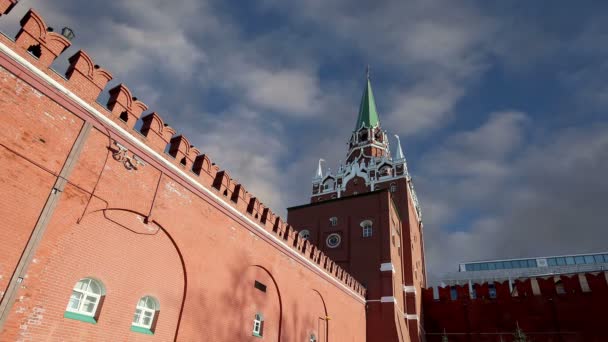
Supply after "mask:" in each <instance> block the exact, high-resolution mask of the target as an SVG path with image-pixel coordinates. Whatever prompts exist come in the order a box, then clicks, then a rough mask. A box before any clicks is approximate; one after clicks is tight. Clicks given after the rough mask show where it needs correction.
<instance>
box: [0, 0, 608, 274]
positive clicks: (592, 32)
mask: <svg viewBox="0 0 608 342" xmlns="http://www.w3.org/2000/svg"><path fill="white" fill-rule="evenodd" d="M83 3H84V2H82V1H78V0H62V1H58V0H57V1H51V0H48V1H41V0H22V1H21V3H20V4H19V5H18V6H17V7H16V8H15V9H14V10H13V12H12V13H11V14H10V15H9V16H3V17H1V18H0V29H1V30H2V31H3V32H5V33H7V34H9V35H14V34H15V33H16V29H17V28H18V21H19V19H20V18H21V16H22V15H23V14H24V13H25V12H26V10H27V8H29V7H33V8H35V9H37V10H38V12H39V13H41V14H42V15H43V17H44V18H45V20H46V21H47V24H48V25H50V26H53V27H55V28H56V29H59V28H61V27H62V26H70V27H72V28H73V29H74V31H75V32H76V39H75V40H74V42H73V47H72V48H70V50H68V51H67V52H66V53H64V55H63V56H62V57H60V60H58V61H57V62H56V63H55V65H54V67H55V68H56V69H57V70H60V71H63V70H65V67H66V65H67V63H66V60H67V57H69V56H70V55H71V54H72V53H73V52H75V51H76V50H77V49H79V48H82V49H84V50H86V51H87V52H89V54H90V55H91V56H92V57H93V59H94V60H95V62H96V63H98V64H100V65H101V66H103V67H104V68H106V69H108V70H109V71H110V72H112V74H113V75H114V77H115V79H114V80H113V81H112V83H111V85H110V86H113V85H115V84H117V83H119V82H124V83H125V84H126V85H127V86H128V87H130V88H131V90H132V91H133V93H134V94H135V95H136V96H137V97H138V98H139V99H141V100H143V101H144V102H145V103H146V104H148V106H149V107H150V109H151V110H154V111H157V112H159V113H161V115H162V116H163V117H164V118H165V120H166V122H168V123H169V124H170V125H171V126H173V127H174V128H175V129H176V130H177V131H178V132H180V133H183V134H184V135H186V136H187V137H188V138H189V140H190V141H191V142H193V143H194V144H195V145H196V146H197V147H199V148H200V149H201V150H202V151H204V152H205V153H209V154H210V155H211V157H212V159H213V160H214V161H215V162H216V163H218V164H219V165H220V166H221V167H223V168H226V169H228V170H229V171H230V172H231V175H232V176H233V177H234V178H236V179H238V180H240V181H242V182H243V183H245V184H246V185H247V187H248V189H249V190H250V191H251V192H253V193H255V194H256V195H258V196H259V197H261V198H262V199H263V201H264V202H265V203H267V204H268V205H270V206H271V207H273V208H274V209H275V211H277V212H280V213H282V214H284V213H285V208H286V207H288V206H292V205H297V204H302V203H305V202H307V200H308V196H309V192H310V180H311V177H312V175H313V172H314V169H315V166H316V161H317V160H318V158H324V159H325V160H327V161H328V166H330V167H332V168H335V166H336V165H337V163H338V160H340V159H343V158H344V156H345V153H346V142H347V140H348V137H349V135H350V133H351V132H350V131H351V129H352V128H353V125H354V122H355V120H356V115H357V109H358V108H357V106H358V103H359V99H360V95H361V91H362V89H363V86H364V70H365V66H366V65H367V64H370V65H371V69H372V84H373V87H374V93H375V98H376V103H377V106H378V110H379V113H380V120H381V122H382V125H383V127H384V128H385V129H386V130H388V131H389V133H391V135H392V134H399V135H400V136H401V140H402V144H403V148H404V150H405V154H406V157H407V158H408V163H409V168H410V171H411V172H412V174H413V176H414V182H415V185H416V188H417V190H418V195H419V198H420V200H421V202H422V209H423V215H424V222H425V243H426V250H427V267H428V268H429V274H430V275H431V277H432V278H435V277H437V276H440V275H441V274H442V273H444V272H446V271H455V270H456V269H457V263H458V262H459V261H467V260H479V259H488V258H496V257H520V256H540V255H546V254H562V253H584V252H591V251H600V250H608V247H607V244H606V241H608V229H606V228H607V227H606V222H607V221H608V210H606V209H605V207H606V202H607V199H608V182H607V181H606V179H605V177H606V174H607V171H608V119H607V118H608V116H607V113H606V110H605V108H606V106H607V105H608V45H606V42H608V8H606V7H607V4H606V3H605V2H600V1H597V2H593V1H585V2H578V3H576V6H575V5H574V4H573V3H572V2H567V1H552V2H550V3H549V2H533V3H532V2H529V1H511V2H506V1H503V2H499V3H496V4H490V2H488V1H447V0H445V1H444V0H427V1H413V2H412V1H398V0H394V1H393V0H384V1H355V0H351V1H346V0H307V1H299V2H292V1H279V0H260V1H238V2H236V1H214V0H179V1H177V0H176V1H170V2H168V1H161V0H148V1H136V0H128V1H127V0H125V1H114V2H108V1H100V0H88V1H86V6H84V5H83ZM549 5H550V6H549Z"/></svg>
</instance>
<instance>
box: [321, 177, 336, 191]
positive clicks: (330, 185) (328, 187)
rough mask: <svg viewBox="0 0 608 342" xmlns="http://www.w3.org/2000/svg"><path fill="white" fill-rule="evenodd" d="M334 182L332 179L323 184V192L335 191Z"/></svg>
mask: <svg viewBox="0 0 608 342" xmlns="http://www.w3.org/2000/svg"><path fill="white" fill-rule="evenodd" d="M334 183H335V182H334V180H333V179H331V178H328V179H327V180H326V181H325V182H324V183H323V190H333V189H334Z"/></svg>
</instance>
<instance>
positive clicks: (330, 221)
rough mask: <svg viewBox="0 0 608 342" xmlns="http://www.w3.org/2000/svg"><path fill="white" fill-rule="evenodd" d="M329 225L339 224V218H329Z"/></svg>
mask: <svg viewBox="0 0 608 342" xmlns="http://www.w3.org/2000/svg"><path fill="white" fill-rule="evenodd" d="M329 225H330V226H332V227H335V226H337V225H338V218H337V217H335V216H334V217H330V218H329Z"/></svg>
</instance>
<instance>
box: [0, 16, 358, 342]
mask: <svg viewBox="0 0 608 342" xmlns="http://www.w3.org/2000/svg"><path fill="white" fill-rule="evenodd" d="M27 18H29V19H27V20H26V21H25V23H24V29H23V31H24V32H26V33H27V34H26V33H22V34H21V37H26V36H27V39H28V42H31V41H35V42H40V44H41V45H42V46H43V48H46V49H47V50H48V52H45V53H46V55H45V58H44V59H42V58H41V59H40V60H36V59H35V58H33V57H32V56H30V55H29V54H28V53H26V52H25V51H24V45H25V44H26V43H25V42H21V43H20V42H19V40H18V41H17V43H13V42H11V41H10V40H8V39H6V38H4V37H1V38H0V42H2V43H3V44H4V45H6V46H8V47H10V48H11V49H13V50H14V51H15V52H17V54H19V55H20V56H22V57H23V58H25V59H26V60H27V61H29V62H30V63H32V64H33V65H35V66H36V67H37V68H39V70H40V71H41V72H43V73H44V74H46V75H48V76H49V77H51V78H52V79H54V80H55V81H57V82H59V83H60V84H61V85H62V86H64V87H66V88H67V89H69V90H70V91H72V92H74V93H75V94H76V95H80V96H81V98H83V99H84V100H85V101H86V102H87V103H88V104H89V105H90V106H91V107H92V108H93V109H94V110H97V111H99V112H100V113H102V114H103V115H104V116H106V117H107V118H109V119H110V120H111V121H112V122H115V123H116V125H118V126H120V127H122V128H123V129H124V130H126V131H127V132H128V133H126V134H125V133H123V132H124V131H121V130H120V129H118V128H116V127H114V126H112V125H111V124H109V123H107V122H105V121H103V119H102V118H101V117H98V116H96V114H95V113H91V112H89V111H87V110H86V108H84V107H82V106H81V105H79V104H78V103H77V102H76V100H75V99H74V98H72V97H70V96H71V95H67V96H66V95H63V94H62V92H61V91H58V89H57V88H56V87H55V86H54V85H52V84H49V83H48V82H46V81H45V80H43V79H42V78H41V76H38V75H36V74H35V72H34V71H33V70H29V69H28V68H27V66H26V65H25V64H23V63H22V62H21V61H18V60H15V59H14V58H13V57H11V56H9V55H8V54H5V53H2V52H0V66H1V67H2V69H0V81H1V83H0V91H1V92H2V96H1V98H0V144H1V145H0V191H1V193H2V194H3V196H2V199H1V200H0V201H2V202H1V203H0V214H1V215H2V216H1V217H2V218H3V224H2V226H1V227H0V237H1V239H0V291H2V292H4V291H5V289H6V288H7V284H8V281H9V280H10V278H11V277H12V274H13V272H14V270H15V267H16V265H17V263H18V261H19V258H20V256H21V253H22V252H23V249H24V247H25V245H26V244H27V243H28V240H29V238H30V236H29V235H30V234H31V232H32V230H33V228H34V225H35V224H36V221H37V220H38V218H39V217H40V214H41V209H42V207H43V206H44V203H45V201H46V200H47V198H48V197H49V194H50V193H51V191H52V186H53V184H54V182H55V180H56V179H57V176H58V173H59V171H60V170H61V168H62V167H63V165H64V163H65V160H66V158H67V155H68V154H69V152H70V150H71V149H72V147H73V145H74V142H75V139H76V136H77V135H78V132H79V131H80V129H81V128H82V126H83V123H84V122H85V121H86V122H89V123H90V124H92V125H93V126H94V128H93V129H92V131H91V132H90V134H89V135H88V137H87V138H86V140H85V142H84V147H83V149H82V152H81V154H80V156H79V157H78V160H77V164H76V166H75V168H74V169H73V171H72V172H71V174H70V175H69V176H68V185H67V186H66V187H65V189H64V190H63V192H62V193H61V195H60V199H59V202H58V205H57V207H56V208H55V210H54V212H53V213H52V216H51V219H50V223H49V224H48V226H47V228H46V231H45V233H44V235H43V237H42V239H41V242H40V245H39V247H38V248H37V249H36V251H35V254H34V259H33V261H32V262H31V263H30V264H29V265H28V269H27V274H26V277H25V279H24V281H23V282H22V283H21V284H19V287H18V290H17V293H16V301H15V303H14V305H12V307H11V308H10V315H9V316H8V319H7V320H6V322H5V324H4V326H3V329H2V331H1V332H0V341H16V340H22V341H40V340H48V339H50V340H65V341H100V340H102V341H127V340H128V341H138V340H156V341H170V340H179V341H201V340H205V339H206V340H212V341H235V340H238V341H247V340H251V341H258V340H259V339H258V338H256V337H253V336H252V334H251V332H252V327H253V318H254V315H255V313H256V312H261V313H263V315H264V340H271V341H278V340H280V341H299V340H300V341H304V340H306V339H307V338H308V337H309V336H310V334H311V333H315V334H316V336H317V338H318V340H319V341H324V342H325V341H364V340H365V335H366V333H365V301H364V296H365V291H364V289H363V288H362V287H361V286H360V284H359V283H357V282H356V281H354V279H353V278H352V277H351V276H350V275H348V274H346V273H345V272H344V273H343V272H342V271H341V269H339V268H336V267H333V266H332V264H331V263H330V262H329V261H327V262H326V261H325V257H324V255H322V254H319V253H313V252H314V250H312V249H298V248H297V247H296V245H297V239H296V238H295V232H294V231H293V229H292V228H291V227H289V226H288V225H286V224H285V223H284V222H283V221H282V220H281V219H280V218H278V217H276V216H275V215H274V214H273V213H272V212H271V211H269V210H268V209H264V207H263V204H261V203H259V200H258V199H256V198H255V197H254V196H252V195H251V194H249V193H248V192H247V191H246V189H244V188H243V187H242V186H241V185H239V184H237V183H236V182H235V181H234V180H232V179H231V178H230V177H229V175H228V174H227V173H218V168H217V167H214V166H211V165H210V162H207V161H208V159H205V158H206V157H204V156H199V157H197V155H198V154H199V152H198V150H196V148H193V147H191V146H190V145H189V143H187V140H185V139H184V140H179V139H178V140H177V141H173V142H174V146H173V147H174V148H173V149H172V153H173V154H174V157H176V158H175V159H174V158H172V157H171V156H167V155H163V156H161V157H158V156H157V155H155V154H154V153H153V152H150V151H148V150H146V149H145V148H144V147H143V146H141V145H139V144H138V143H137V142H138V141H140V142H143V143H144V144H146V145H147V146H149V147H150V148H151V149H152V150H154V151H156V152H157V153H162V151H163V150H164V147H165V146H164V145H166V143H167V142H169V140H170V139H171V137H172V136H173V135H174V134H175V131H174V130H173V129H172V128H170V127H165V126H164V125H163V124H162V119H160V118H159V117H157V116H154V115H152V116H149V117H148V118H149V120H148V121H147V126H145V128H146V129H145V130H144V132H146V135H145V136H144V135H142V134H140V133H138V132H135V131H132V128H131V127H133V123H134V122H133V120H129V122H128V123H127V124H125V123H122V122H121V121H120V120H119V119H118V115H120V113H121V112H122V111H127V112H128V113H129V115H130V116H132V117H133V118H136V117H138V116H139V115H141V113H142V111H144V110H145V109H146V108H147V107H146V106H145V105H144V104H142V103H141V102H139V101H136V100H133V99H132V98H131V97H132V96H131V94H130V92H129V90H128V89H126V87H124V86H121V87H119V88H115V89H116V90H115V91H113V92H112V96H111V99H110V105H111V107H112V108H114V110H113V111H110V110H108V109H106V108H104V107H103V106H101V105H99V104H96V103H94V102H93V100H94V99H95V98H96V97H97V94H99V92H100V91H101V89H103V87H104V86H105V82H107V81H108V80H109V79H111V75H109V73H107V72H106V71H104V70H103V69H100V68H97V67H94V65H93V62H92V60H91V58H90V57H89V56H88V55H86V53H84V52H82V51H80V52H78V53H77V55H76V56H75V57H74V58H72V59H70V63H71V66H70V70H71V72H69V73H68V79H67V80H65V79H63V78H61V77H59V76H58V75H56V74H55V73H54V72H53V71H51V70H50V69H48V64H49V61H50V62H52V60H53V59H54V56H55V55H58V54H60V52H61V51H62V50H61V48H60V47H57V46H56V45H57V43H56V42H55V41H53V40H52V39H51V38H53V37H49V36H48V35H47V36H46V37H44V35H45V33H44V32H41V31H39V30H37V29H36V27H38V26H44V25H42V24H40V22H42V19H41V18H40V17H39V16H38V15H37V14H36V13H34V12H30V13H28V17H27ZM34 21H35V23H34ZM42 23H43V22H42ZM34 24H35V25H34ZM22 39H24V38H22ZM53 39H55V38H53ZM28 44H29V43H28ZM46 44H48V46H46ZM53 44H55V45H53ZM58 49H59V50H58ZM43 50H44V49H43ZM47 50H44V51H47ZM17 75H18V76H17ZM117 108H118V109H117ZM113 140H116V141H118V142H119V143H120V144H122V145H124V146H125V147H126V148H128V150H129V152H128V156H132V155H133V154H135V155H137V156H138V157H139V158H140V159H141V160H143V161H144V162H145V165H140V166H138V167H137V169H129V168H127V167H125V164H124V162H123V161H118V160H116V159H115V158H114V156H113V152H114V151H117V150H118V148H117V146H116V145H115V144H114V141H113ZM182 142H183V143H182ZM182 158H186V159H187V165H186V166H185V167H184V166H182V165H180V160H181V159H182ZM195 160H200V161H201V162H199V163H196V162H194V161H195ZM167 162H168V163H171V164H172V165H174V166H169V165H167V164H166V163H167ZM193 165H194V169H193V170H192V171H191V168H192V166H193ZM178 170H183V172H180V171H178ZM193 171H194V172H193ZM216 175H217V176H216ZM188 177H189V178H191V179H193V180H190V179H188ZM220 177H221V178H220ZM218 180H219V181H218ZM233 193H234V194H237V195H235V196H232V194H233ZM256 213H257V215H256ZM83 277H93V278H95V279H97V280H99V281H100V282H101V283H103V285H104V287H105V289H106V294H105V297H104V300H103V303H102V305H101V309H100V314H99V317H98V322H97V324H91V323H86V322H81V321H76V320H72V319H67V318H64V317H63V314H64V312H65V309H66V306H67V303H68V299H69V297H70V294H71V290H72V288H73V286H74V285H75V284H76V282H77V281H78V280H79V279H80V278H83ZM256 280H257V281H259V282H261V283H263V284H265V285H266V292H262V291H259V290H257V289H255V288H254V282H255V281H256ZM144 295H151V296H154V297H155V298H157V299H158V301H159V303H160V311H159V316H158V321H157V325H156V329H155V334H154V335H144V334H139V333H135V332H132V331H130V325H131V320H132V318H133V313H134V310H135V305H136V303H137V301H138V299H139V298H140V297H142V296H144ZM3 300H4V298H3ZM327 317H329V319H328V318H327Z"/></svg>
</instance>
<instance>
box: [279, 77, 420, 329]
mask: <svg viewBox="0 0 608 342" xmlns="http://www.w3.org/2000/svg"><path fill="white" fill-rule="evenodd" d="M366 78H367V79H366V85H365V89H364V91H363V96H362V99H361V104H360V107H359V114H358V117H357V122H356V125H355V129H354V130H353V133H352V135H351V137H350V140H349V144H348V145H349V148H348V152H347V154H346V159H345V160H346V162H345V163H344V164H342V163H341V164H340V165H339V166H338V168H337V171H336V172H335V173H332V172H331V171H329V170H328V171H326V172H323V169H322V164H321V163H322V162H323V160H322V159H321V160H319V165H318V168H317V171H316V173H315V176H314V177H313V181H312V196H311V200H310V204H305V205H301V206H296V207H291V208H288V221H289V223H290V224H291V225H293V226H294V227H295V228H296V229H297V230H298V231H299V235H300V236H301V237H304V238H307V239H308V240H309V241H311V243H312V244H314V245H316V246H318V247H319V248H320V249H321V250H322V251H323V252H324V253H325V254H327V256H328V257H329V258H331V259H332V260H334V261H335V262H336V263H337V264H338V265H340V266H341V267H343V268H344V269H346V270H347V271H348V272H349V273H350V274H352V275H353V276H354V277H355V278H356V279H357V280H358V281H360V282H361V283H362V284H364V286H365V287H367V298H366V302H367V305H366V321H367V327H366V331H367V341H420V340H422V339H423V336H424V335H423V333H422V331H421V327H422V322H420V317H421V312H420V310H421V296H420V294H421V288H424V287H425V286H426V273H425V268H424V265H425V264H424V245H423V238H422V237H423V236H422V217H421V211H420V206H419V204H418V200H417V198H416V193H415V191H414V186H413V184H412V179H411V177H410V175H409V173H408V169H407V163H406V160H405V157H404V154H403V151H402V149H401V143H400V141H399V137H398V136H396V135H395V138H396V152H395V153H394V155H391V152H390V145H389V140H388V135H387V132H386V131H384V130H383V129H382V127H381V125H380V120H379V116H378V112H377V110H376V103H375V100H374V95H373V92H372V87H371V83H370V79H369V73H368V75H367V77H366Z"/></svg>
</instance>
